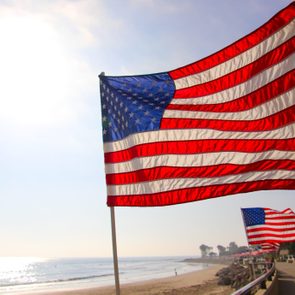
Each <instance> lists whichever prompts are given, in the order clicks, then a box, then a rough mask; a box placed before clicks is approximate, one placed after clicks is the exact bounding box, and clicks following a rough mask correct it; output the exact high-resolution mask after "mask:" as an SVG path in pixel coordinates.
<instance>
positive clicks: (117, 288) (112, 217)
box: [99, 72, 120, 295]
mask: <svg viewBox="0 0 295 295" xmlns="http://www.w3.org/2000/svg"><path fill="white" fill-rule="evenodd" d="M104 75H105V73H104V72H101V73H100V74H99V77H100V76H104ZM110 209H111V223H112V243H113V263H114V273H115V284H116V295H120V280H119V267H118V254H117V239H116V222H115V209H114V207H110Z"/></svg>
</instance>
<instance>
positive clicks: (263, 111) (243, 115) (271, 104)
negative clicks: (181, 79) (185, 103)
mask: <svg viewBox="0 0 295 295" xmlns="http://www.w3.org/2000/svg"><path fill="white" fill-rule="evenodd" d="M294 104H295V89H292V90H290V91H288V92H286V93H284V94H282V95H280V96H277V97H276V98H274V99H272V100H270V101H268V102H266V103H264V104H262V105H259V106H256V107H255V108H252V109H250V110H246V111H241V112H226V113H223V112H222V113H221V112H220V113H218V112H199V111H198V112H196V111H182V110H166V111H165V113H164V115H163V117H164V118H181V119H206V120H214V119H216V120H245V121H251V120H259V119H263V118H266V117H268V116H271V115H273V114H275V113H278V112H280V111H282V110H284V109H286V108H288V107H291V106H292V105H294Z"/></svg>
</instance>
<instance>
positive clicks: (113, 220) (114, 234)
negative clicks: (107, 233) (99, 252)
mask: <svg viewBox="0 0 295 295" xmlns="http://www.w3.org/2000/svg"><path fill="white" fill-rule="evenodd" d="M110 209H111V222H112V242H113V262H114V273H115V283H116V295H120V280H119V267H118V255H117V239H116V223H115V209H114V207H110Z"/></svg>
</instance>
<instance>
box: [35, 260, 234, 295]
mask: <svg viewBox="0 0 295 295" xmlns="http://www.w3.org/2000/svg"><path fill="white" fill-rule="evenodd" d="M223 267H224V265H219V264H216V265H212V266H210V267H209V268H207V269H204V270H199V271H195V272H191V273H187V274H182V275H178V276H174V277H169V278H164V279H154V280H149V281H144V282H138V283H131V284H125V285H121V295H147V294H149V295H156V294H157V295H169V294H172V295H190V294H194V295H201V294H202V295H204V294H205V295H213V294H218V295H228V294H231V293H232V292H233V289H231V288H230V287H228V286H219V285H217V277H216V276H215V274H216V272H217V271H218V270H219V269H221V268H223ZM38 294H42V295H44V294H45V293H38ZM46 294H50V295H114V294H115V288H114V287H99V288H91V289H83V290H69V291H55V292H51V293H49V292H46ZM34 295H36V293H34Z"/></svg>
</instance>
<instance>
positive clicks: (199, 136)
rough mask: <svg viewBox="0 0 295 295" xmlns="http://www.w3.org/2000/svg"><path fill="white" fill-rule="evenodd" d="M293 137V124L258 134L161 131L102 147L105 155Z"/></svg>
mask: <svg viewBox="0 0 295 295" xmlns="http://www.w3.org/2000/svg"><path fill="white" fill-rule="evenodd" d="M294 137H295V123H293V124H290V125H287V126H284V127H282V128H278V129H274V130H271V131H269V130H267V131H259V132H241V131H240V132H239V131H220V130H214V129H163V130H158V131H147V132H141V133H135V134H131V135H129V136H127V137H126V138H124V139H122V140H118V141H114V142H107V143H104V145H103V146H104V151H105V153H107V152H115V151H121V150H125V149H128V148H130V147H132V146H136V145H139V144H145V143H153V142H164V141H188V140H206V139H247V140H251V139H288V138H294ZM188 144H189V143H188Z"/></svg>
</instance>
